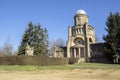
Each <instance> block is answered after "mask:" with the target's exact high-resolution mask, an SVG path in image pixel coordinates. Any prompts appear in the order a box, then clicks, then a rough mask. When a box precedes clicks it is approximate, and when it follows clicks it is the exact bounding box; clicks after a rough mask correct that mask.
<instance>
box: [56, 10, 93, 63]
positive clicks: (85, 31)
mask: <svg viewBox="0 0 120 80" xmlns="http://www.w3.org/2000/svg"><path fill="white" fill-rule="evenodd" d="M93 43H95V32H94V28H93V27H92V26H91V25H89V23H88V15H87V13H86V12H85V11H84V10H78V11H77V12H76V14H75V16H74V26H69V27H68V41H67V46H66V50H65V48H64V49H63V50H64V52H62V53H59V51H58V50H57V52H56V51H55V54H56V55H57V53H58V54H62V55H63V56H64V55H65V54H66V56H65V57H68V58H71V57H74V58H80V59H81V60H85V61H87V59H88V58H89V57H90V55H91V54H90V53H91V50H90V44H93ZM56 57H58V56H56Z"/></svg>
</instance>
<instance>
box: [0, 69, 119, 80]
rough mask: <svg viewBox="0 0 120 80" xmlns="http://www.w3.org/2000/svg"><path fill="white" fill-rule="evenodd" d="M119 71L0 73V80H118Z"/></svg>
mask: <svg viewBox="0 0 120 80" xmlns="http://www.w3.org/2000/svg"><path fill="white" fill-rule="evenodd" d="M119 74H120V70H112V69H110V70H101V69H97V70H89V69H81V70H79V69H75V70H40V71H0V80H120V76H119Z"/></svg>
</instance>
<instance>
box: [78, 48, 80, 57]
mask: <svg viewBox="0 0 120 80" xmlns="http://www.w3.org/2000/svg"><path fill="white" fill-rule="evenodd" d="M78 50H79V57H78V58H80V48H78Z"/></svg>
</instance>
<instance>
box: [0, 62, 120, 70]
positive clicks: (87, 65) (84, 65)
mask: <svg viewBox="0 0 120 80" xmlns="http://www.w3.org/2000/svg"><path fill="white" fill-rule="evenodd" d="M72 69H120V65H118V64H100V63H79V64H74V65H65V66H28V65H27V66H19V65H14V66H3V65H1V66H0V70H8V71H9V70H10V71H33V70H72Z"/></svg>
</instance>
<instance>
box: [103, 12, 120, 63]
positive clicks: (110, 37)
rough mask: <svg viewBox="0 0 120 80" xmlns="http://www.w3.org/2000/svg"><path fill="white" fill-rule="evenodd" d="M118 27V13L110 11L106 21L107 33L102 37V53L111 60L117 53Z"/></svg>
mask: <svg viewBox="0 0 120 80" xmlns="http://www.w3.org/2000/svg"><path fill="white" fill-rule="evenodd" d="M119 28H120V15H119V13H115V14H112V13H110V15H109V17H108V18H107V21H106V28H105V30H106V31H107V33H108V34H107V35H105V36H104V37H103V39H104V41H105V44H104V53H105V55H106V57H107V58H108V59H109V60H110V61H113V60H114V59H115V58H116V57H115V56H116V53H117V45H118V37H117V34H118V29H119Z"/></svg>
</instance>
